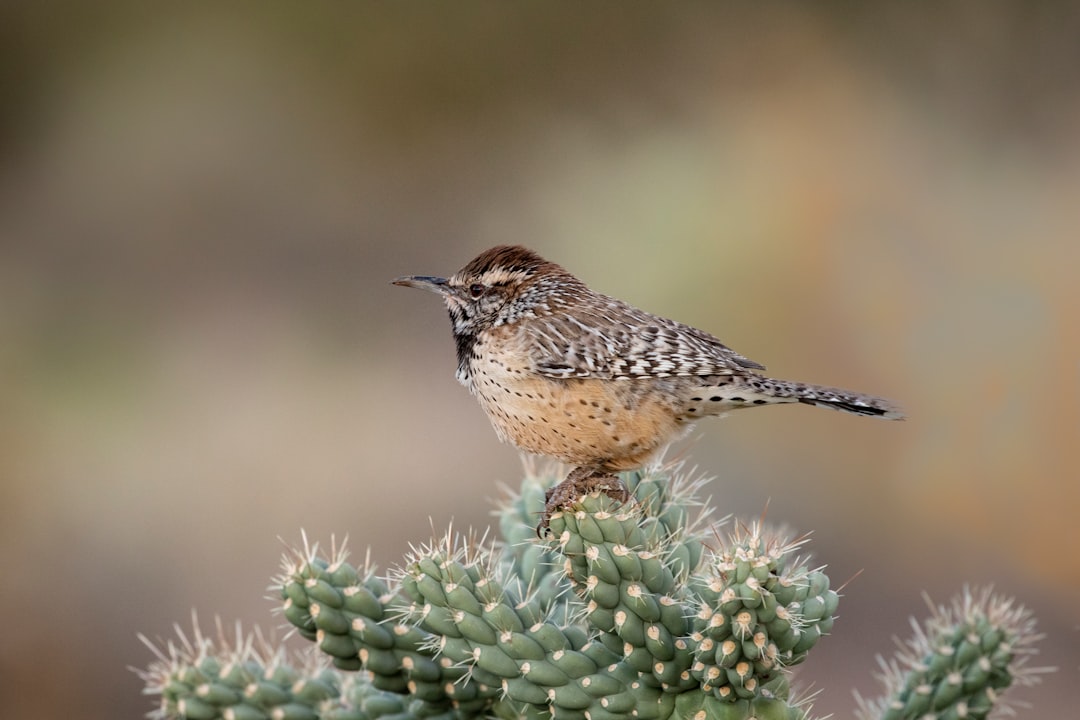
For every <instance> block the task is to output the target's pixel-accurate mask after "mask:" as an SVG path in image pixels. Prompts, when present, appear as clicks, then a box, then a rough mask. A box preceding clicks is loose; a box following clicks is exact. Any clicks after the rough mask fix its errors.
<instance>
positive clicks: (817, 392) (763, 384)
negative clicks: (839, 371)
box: [744, 377, 904, 420]
mask: <svg viewBox="0 0 1080 720" xmlns="http://www.w3.org/2000/svg"><path fill="white" fill-rule="evenodd" d="M744 383H745V386H746V387H748V388H749V389H752V390H753V391H754V393H755V396H756V397H760V398H762V399H764V400H765V402H762V403H758V404H767V403H770V402H774V403H775V402H800V403H803V404H806V405H816V406H817V407H823V408H828V409H830V410H840V411H842V412H849V413H854V414H856V415H866V416H868V417H876V418H881V419H882V420H903V419H904V413H903V411H902V410H900V408H899V407H897V405H896V403H894V402H892V401H891V400H886V399H885V398H879V397H874V396H873V395H864V394H862V393H857V392H852V391H851V390H842V389H840V388H834V387H825V386H824V385H811V384H809V383H801V382H792V381H790V380H774V379H772V378H767V377H754V378H748V379H746V380H744ZM753 403H754V401H751V403H750V404H753Z"/></svg>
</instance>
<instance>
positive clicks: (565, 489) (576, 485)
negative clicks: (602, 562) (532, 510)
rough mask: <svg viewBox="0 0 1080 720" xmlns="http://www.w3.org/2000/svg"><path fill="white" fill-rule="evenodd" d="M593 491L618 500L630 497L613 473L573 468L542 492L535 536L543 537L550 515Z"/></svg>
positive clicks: (625, 499) (623, 500)
mask: <svg viewBox="0 0 1080 720" xmlns="http://www.w3.org/2000/svg"><path fill="white" fill-rule="evenodd" d="M594 492H602V493H604V494H605V495H607V496H608V497H609V498H612V499H613V500H618V501H619V502H626V501H627V500H629V499H630V491H629V490H627V489H626V485H624V484H623V482H622V480H620V479H619V478H617V477H615V476H614V475H612V474H610V473H605V472H601V471H598V470H592V469H590V468H575V469H574V470H572V471H571V472H570V474H569V475H567V476H566V479H565V480H563V481H562V482H561V483H559V484H558V485H555V486H554V487H551V488H548V490H547V492H546V493H544V500H545V504H544V512H543V513H542V514H541V516H540V524H539V525H537V526H536V536H537V537H539V538H543V537H544V535H545V534H546V532H547V529H548V523H549V522H551V516H552V515H554V514H555V513H557V512H559V511H560V510H562V509H563V508H566V507H569V506H570V505H572V504H573V503H574V502H575V501H577V499H578V498H580V497H582V496H584V495H588V494H590V493H594Z"/></svg>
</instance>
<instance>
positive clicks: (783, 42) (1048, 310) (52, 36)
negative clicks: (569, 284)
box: [0, 2, 1080, 720]
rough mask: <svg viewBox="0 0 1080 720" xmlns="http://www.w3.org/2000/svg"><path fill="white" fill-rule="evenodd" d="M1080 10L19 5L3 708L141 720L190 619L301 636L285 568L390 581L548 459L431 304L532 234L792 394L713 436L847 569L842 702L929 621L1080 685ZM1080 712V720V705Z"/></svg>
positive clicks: (6, 400)
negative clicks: (877, 411) (154, 675)
mask: <svg viewBox="0 0 1080 720" xmlns="http://www.w3.org/2000/svg"><path fill="white" fill-rule="evenodd" d="M1078 36H1080V12H1078V11H1077V8H1076V6H1075V5H1074V4H1068V3H1039V4H1037V5H1036V4H1028V3H1020V4H1015V5H1011V6H998V5H993V6H991V5H987V4H984V3H977V2H947V3H943V4H938V5H935V6H924V5H922V4H918V5H909V4H888V5H886V4H880V5H879V4H875V3H868V4H839V3H833V4H817V5H815V6H814V7H810V6H808V5H807V6H795V5H788V6H776V5H770V6H769V7H765V8H754V9H749V8H747V9H733V8H720V7H717V6H713V5H708V4H703V3H702V4H693V3H688V4H677V5H657V4H639V3H617V4H615V3H589V4H584V5H562V4H558V5H553V4H549V3H465V4H456V5H454V6H452V7H451V6H448V5H439V6H435V5H421V4H412V3H394V4H390V3H370V4H368V3H364V4H352V5H348V4H317V5H312V4H307V3H302V4H301V3H294V4H259V5H247V6H245V5H231V4H230V5H224V4H186V3H185V4H179V5H175V6H163V5H156V4H155V5H144V4H138V3H115V2H104V3H98V4H90V5H85V6H77V7H76V6H73V7H69V8H63V7H62V6H60V5H46V4H40V5H32V4H26V5H25V6H11V5H8V6H5V7H3V8H0V567H3V568H4V571H5V577H6V582H5V583H4V587H3V589H2V590H0V616H2V617H4V618H6V619H7V622H6V627H5V628H4V630H3V640H2V641H0V716H3V717H5V718H7V717H10V718H17V717H27V718H29V717H34V718H43V719H44V718H68V717H76V716H77V717H81V718H86V719H88V720H94V719H95V718H106V717H108V718H113V717H136V716H140V715H142V714H144V713H145V712H147V711H149V710H151V709H152V708H153V704H152V702H153V701H152V700H151V699H149V698H146V697H143V696H142V695H141V694H140V691H141V683H140V681H139V679H138V678H137V677H136V676H135V675H134V674H133V673H132V672H130V670H129V667H142V666H145V665H146V664H147V663H148V662H149V661H150V660H151V655H150V653H149V651H148V650H147V649H146V648H145V647H143V646H142V645H141V644H140V642H139V641H138V639H137V638H136V634H137V633H145V634H147V635H150V636H168V635H170V634H171V633H172V624H173V623H174V622H177V621H179V622H181V623H184V624H186V623H187V622H188V618H189V616H190V612H191V609H192V608H195V609H197V610H198V611H199V613H200V616H201V617H203V618H204V619H206V620H209V619H210V618H212V617H213V616H214V615H215V614H217V615H220V616H221V617H222V618H223V619H224V620H226V621H227V622H232V621H233V620H235V619H240V620H242V621H243V622H244V623H245V625H247V626H251V625H261V626H263V627H265V628H272V627H275V626H277V625H278V624H279V623H280V622H282V621H281V619H280V617H279V616H275V615H272V614H271V609H272V608H273V606H274V604H273V602H271V601H268V600H267V599H266V598H265V595H266V592H267V591H266V587H267V585H268V583H269V581H270V577H271V576H272V575H273V574H274V573H275V572H276V570H277V566H278V559H279V556H280V554H281V552H282V550H283V546H282V544H281V542H279V538H283V539H284V540H285V541H286V542H289V543H293V542H297V541H298V540H299V537H300V532H301V529H304V530H306V532H307V533H308V534H309V535H310V536H311V537H313V538H316V539H323V540H328V539H329V538H330V536H331V535H336V536H337V537H341V536H343V535H345V534H348V535H349V536H350V544H351V546H352V547H353V548H354V550H355V551H357V552H362V550H363V548H365V547H367V546H370V547H371V548H372V552H373V555H374V557H375V558H376V560H377V561H378V563H379V565H380V566H381V567H383V568H387V567H392V566H393V565H394V564H395V563H396V562H398V561H399V559H400V558H401V556H402V554H403V553H404V552H405V551H406V550H407V548H408V543H409V542H410V541H412V542H422V541H424V540H426V539H427V538H428V537H429V535H430V533H431V532H432V528H433V527H434V528H435V530H436V531H437V532H441V531H442V530H443V529H444V528H445V527H446V526H447V525H448V524H449V523H450V522H451V520H453V522H454V523H455V525H458V526H461V527H464V526H468V525H472V526H478V527H484V526H486V525H487V524H488V523H489V522H490V514H489V513H490V508H491V502H490V500H491V499H492V498H495V497H497V496H498V495H499V492H500V491H499V489H498V485H499V483H507V484H511V485H513V484H515V483H516V482H517V479H518V478H519V476H520V474H521V464H520V460H519V458H518V456H517V453H516V452H515V451H514V450H513V449H512V448H509V447H507V446H502V445H499V444H498V442H497V440H496V438H495V435H494V433H493V432H492V431H491V429H490V427H489V426H488V423H487V421H486V420H485V418H484V417H483V415H482V412H481V411H480V409H479V408H478V407H477V405H476V403H475V402H474V401H473V400H472V399H471V398H470V397H469V396H468V394H467V393H466V392H465V391H464V390H463V389H462V388H460V387H459V386H458V385H457V384H456V383H455V382H454V379H453V370H454V349H453V343H452V341H451V338H450V332H449V327H448V323H447V321H446V317H445V312H444V311H443V309H442V308H441V307H439V305H438V303H437V301H436V300H435V299H434V298H432V297H430V296H427V295H424V294H422V293H411V292H406V291H404V290H401V289H399V288H394V287H391V286H390V285H389V281H390V280H391V279H393V278H394V277H397V276H399V275H404V274H414V273H415V274H444V273H449V272H452V271H454V270H456V269H457V268H458V267H460V266H461V265H462V264H464V263H465V262H466V261H467V260H469V259H470V258H471V257H472V256H473V255H475V254H476V253H477V252H479V251H480V250H482V249H484V248H486V247H489V246H492V245H496V244H500V243H521V244H525V245H528V246H530V247H533V248H534V249H536V250H537V251H539V252H540V253H541V254H543V255H545V256H546V257H548V258H549V259H552V260H554V261H556V262H559V263H560V264H562V265H564V266H565V267H567V268H568V269H569V270H570V271H571V272H574V273H575V274H576V275H578V276H579V277H581V278H582V279H584V280H585V281H586V282H588V283H589V284H590V285H592V286H593V287H594V288H595V289H597V290H599V291H601V292H604V293H607V294H611V295H615V296H618V297H620V298H622V299H625V300H627V301H628V302H631V303H633V304H635V305H638V306H640V307H644V308H646V309H648V310H650V311H653V312H656V313H658V314H662V315H666V316H668V317H673V318H676V319H678V320H681V321H683V322H687V323H689V324H692V325H695V326H697V327H700V328H702V329H705V330H707V331H709V332H712V333H714V334H716V335H717V336H719V337H720V338H721V339H722V340H724V342H725V343H727V344H729V345H730V346H731V347H733V348H734V349H735V350H737V351H738V352H740V353H743V354H745V355H746V356H747V357H749V358H752V359H754V360H757V361H760V362H762V363H764V364H766V365H768V366H769V372H770V373H772V374H775V375H776V376H778V377H783V378H788V379H797V380H806V381H811V382H818V383H824V384H830V385H839V386H844V387H851V388H852V389H856V390H863V391H866V392H870V393H874V394H880V395H884V396H887V397H892V398H895V399H897V400H898V401H899V402H900V403H901V405H903V406H904V407H905V408H906V409H907V411H908V413H909V416H910V417H909V420H908V421H907V422H906V423H877V422H870V421H865V420H861V419H859V418H854V417H851V416H845V415H841V414H839V413H826V412H822V411H819V410H815V409H812V408H804V407H794V408H793V407H784V408H771V409H767V410H760V411H755V412H748V413H737V414H735V415H734V416H733V417H729V418H726V419H724V420H721V421H715V420H714V421H709V422H705V423H702V424H701V425H700V426H699V427H698V430H697V431H696V433H695V435H694V436H693V438H692V439H691V440H689V441H688V442H687V443H685V444H684V445H682V446H680V447H679V448H677V449H675V450H674V451H673V452H675V453H681V454H684V455H685V456H686V457H687V458H689V460H690V462H691V463H692V464H695V465H697V466H698V467H699V468H700V469H702V470H704V471H707V472H709V473H710V474H713V475H715V476H716V479H715V480H713V481H712V484H711V485H710V490H711V492H712V495H713V499H714V501H715V503H716V504H717V505H718V506H719V510H720V513H721V514H726V513H729V512H733V513H737V514H741V515H747V516H754V517H756V516H757V515H759V514H760V512H761V510H762V508H763V507H765V505H766V503H768V507H769V510H768V512H769V517H770V518H771V519H772V520H775V521H777V522H782V523H785V524H787V525H790V526H792V527H795V528H798V529H799V530H813V531H814V536H813V537H814V543H813V549H814V551H815V553H816V557H817V558H818V559H819V561H821V562H827V563H828V564H829V566H830V568H831V570H830V572H831V573H832V577H833V579H834V581H835V582H836V584H839V583H840V582H842V581H843V580H844V579H846V578H848V577H851V576H853V575H855V574H856V573H857V572H859V571H860V570H862V571H863V572H862V574H861V575H860V576H859V577H858V579H857V580H856V581H855V582H853V583H852V584H850V585H849V586H848V587H847V588H846V589H845V597H844V599H843V602H842V604H841V606H840V619H839V621H838V622H837V623H836V627H835V629H834V633H833V636H832V637H830V638H828V639H827V640H826V641H825V642H823V643H821V645H820V646H819V648H816V649H815V651H814V654H813V655H812V656H811V658H810V661H809V662H808V663H807V664H806V666H805V670H803V671H802V672H801V673H800V677H801V678H802V679H803V680H804V681H805V682H808V683H809V682H812V683H814V685H815V687H817V688H821V689H822V690H823V692H822V694H821V695H820V696H819V698H818V699H817V701H816V703H815V712H816V713H819V714H822V715H824V714H827V713H830V712H831V713H836V714H837V716H850V712H851V709H852V707H853V705H854V701H853V699H852V696H851V689H852V688H858V689H859V691H860V692H862V694H864V695H870V694H873V693H874V692H875V691H876V686H875V684H874V681H873V678H872V677H871V675H870V672H869V668H871V667H873V665H874V658H875V656H876V655H877V654H878V653H887V652H890V651H891V647H892V646H891V640H890V638H891V637H892V636H893V635H894V634H905V633H906V632H907V617H908V616H909V615H911V614H915V615H919V616H922V615H924V614H925V608H924V606H923V604H922V603H923V601H922V599H921V593H922V592H923V591H924V590H925V591H927V592H929V593H930V594H931V595H932V596H933V597H934V598H935V599H936V600H938V601H942V602H943V601H946V600H947V599H948V598H949V596H951V595H952V594H953V593H955V592H957V591H959V590H960V589H961V588H962V587H963V585H964V584H965V583H975V584H987V583H993V584H994V585H995V586H996V588H997V589H998V590H999V591H1002V592H1006V593H1010V594H1014V595H1016V596H1017V598H1018V600H1019V601H1020V602H1022V603H1024V604H1027V605H1029V606H1030V607H1032V608H1034V610H1035V611H1036V613H1037V615H1038V617H1039V620H1040V629H1041V630H1042V631H1043V632H1045V633H1046V634H1047V638H1046V640H1045V641H1044V642H1043V645H1042V646H1043V652H1042V655H1041V656H1040V657H1039V658H1038V661H1037V664H1046V665H1057V666H1059V667H1061V668H1062V670H1061V671H1060V672H1059V673H1057V674H1056V675H1052V676H1049V677H1048V678H1047V679H1046V680H1045V681H1044V682H1043V684H1042V685H1041V686H1039V687H1037V688H1035V689H1034V690H1026V691H1022V693H1021V699H1024V700H1027V701H1028V702H1030V703H1031V705H1032V708H1033V710H1032V712H1033V713H1037V714H1038V715H1039V716H1042V717H1066V716H1069V715H1070V714H1071V713H1072V712H1074V710H1073V709H1074V708H1075V705H1076V691H1075V682H1074V676H1075V673H1076V668H1077V667H1078V666H1080V643H1078V642H1077V638H1076V630H1077V624H1076V619H1075V616H1074V614H1073V613H1074V611H1075V607H1076V606H1077V605H1078V604H1080V553H1078V552H1077V549H1078V548H1080V532H1078V531H1077V529H1076V528H1077V525H1076V520H1075V516H1076V514H1077V512H1078V511H1080V482H1078V476H1080V472H1078V467H1080V462H1078V461H1080V449H1078V448H1080V320H1078V308H1080V282H1077V273H1078V271H1080V210H1078V208H1080V43H1077V42H1076V38H1077V37H1078ZM1067 708H1068V709H1067Z"/></svg>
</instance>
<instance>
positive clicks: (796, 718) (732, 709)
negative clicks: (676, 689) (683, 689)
mask: <svg viewBox="0 0 1080 720" xmlns="http://www.w3.org/2000/svg"><path fill="white" fill-rule="evenodd" d="M675 717H679V718H693V719H695V720H698V719H700V720H803V718H805V717H806V713H805V712H804V711H803V710H802V709H801V708H799V707H797V706H794V705H790V704H788V703H787V702H785V701H783V700H778V699H775V698H769V697H756V698H753V699H749V700H745V699H744V700H737V701H733V702H728V701H725V700H718V699H717V698H716V697H715V696H713V695H710V694H706V693H683V694H681V695H679V696H678V697H677V698H676V700H675Z"/></svg>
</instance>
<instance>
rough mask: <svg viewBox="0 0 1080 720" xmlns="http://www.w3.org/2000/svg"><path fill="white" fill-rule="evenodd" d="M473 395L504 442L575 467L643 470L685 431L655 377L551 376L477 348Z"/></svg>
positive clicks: (508, 355)
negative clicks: (643, 467) (640, 468)
mask: <svg viewBox="0 0 1080 720" xmlns="http://www.w3.org/2000/svg"><path fill="white" fill-rule="evenodd" d="M474 349H475V351H476V352H475V355H474V357H473V359H472V361H471V362H470V368H469V375H470V381H469V385H470V389H471V390H472V392H473V394H475V395H476V397H477V400H479V402H480V406H481V407H482V408H483V409H484V411H485V412H486V413H487V415H488V418H489V419H490V420H491V424H492V425H493V426H494V427H495V430H496V432H497V433H498V435H499V437H500V438H501V439H502V440H503V441H505V442H510V443H512V444H514V445H516V446H518V447H520V448H522V449H523V450H526V451H528V452H532V453H537V454H540V455H548V456H551V457H555V458H558V459H560V460H562V461H563V462H566V463H569V464H571V465H576V466H595V467H598V468H601V469H604V470H609V471H616V470H628V469H633V468H637V467H640V466H641V465H642V464H643V463H644V462H645V461H646V460H647V459H648V457H649V456H650V455H652V454H653V453H654V452H655V451H656V450H658V449H659V448H660V447H662V446H663V445H665V444H667V443H668V442H670V441H671V440H672V439H673V438H674V436H675V435H676V434H678V433H679V432H680V431H681V430H682V427H683V426H682V423H681V422H680V421H679V419H678V418H677V415H676V412H675V410H674V408H673V406H672V402H671V400H670V393H665V392H663V391H662V390H661V389H659V388H657V387H656V386H655V383H656V380H655V379H626V380H609V379H603V378H551V377H547V376H545V375H541V374H539V373H537V372H536V371H535V370H534V369H533V368H532V365H531V363H530V361H529V358H528V357H527V356H524V355H522V354H519V353H515V352H508V351H505V350H499V349H498V348H495V349H494V351H493V348H491V347H490V346H489V345H487V344H484V343H477V344H476V345H475V346H474Z"/></svg>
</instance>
